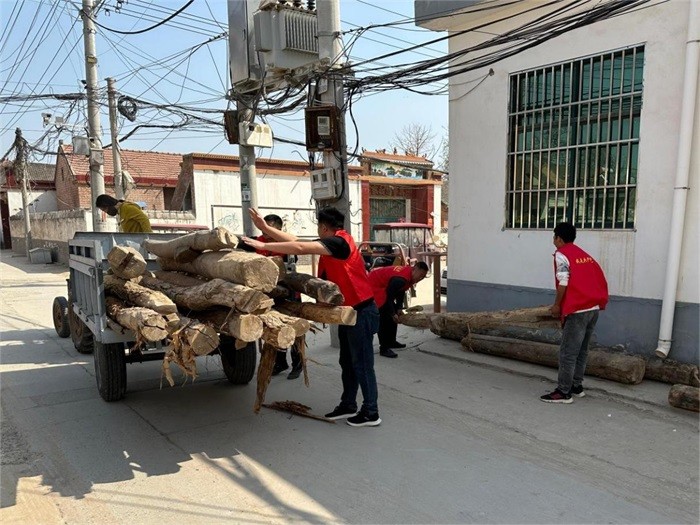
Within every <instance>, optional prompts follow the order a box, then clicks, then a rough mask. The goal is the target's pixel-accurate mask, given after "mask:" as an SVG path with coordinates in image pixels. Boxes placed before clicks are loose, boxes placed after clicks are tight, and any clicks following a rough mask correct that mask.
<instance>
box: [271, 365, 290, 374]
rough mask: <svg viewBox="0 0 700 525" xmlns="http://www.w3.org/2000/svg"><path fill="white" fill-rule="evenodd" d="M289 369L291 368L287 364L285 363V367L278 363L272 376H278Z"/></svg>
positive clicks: (273, 369)
mask: <svg viewBox="0 0 700 525" xmlns="http://www.w3.org/2000/svg"><path fill="white" fill-rule="evenodd" d="M287 368H289V365H288V364H287V363H285V364H283V365H280V364H277V363H276V364H275V366H274V367H273V368H272V375H273V376H276V375H278V374H279V373H280V372H284V371H285V370H287Z"/></svg>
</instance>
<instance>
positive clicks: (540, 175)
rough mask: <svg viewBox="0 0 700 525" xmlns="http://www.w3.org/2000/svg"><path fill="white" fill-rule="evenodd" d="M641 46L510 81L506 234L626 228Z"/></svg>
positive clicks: (631, 208) (630, 218) (632, 190)
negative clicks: (568, 226) (564, 225)
mask: <svg viewBox="0 0 700 525" xmlns="http://www.w3.org/2000/svg"><path fill="white" fill-rule="evenodd" d="M643 72H644V46H637V47H633V48H628V49H622V50H618V51H611V52H609V53H604V54H602V55H596V56H592V57H587V58H582V59H578V60H574V61H572V62H566V63H561V64H556V65H552V66H547V67H542V68H538V69H533V70H531V71H524V72H520V73H515V74H513V75H511V76H510V103H509V110H508V130H509V132H508V185H507V195H506V226H507V227H508V228H530V229H535V228H545V229H548V228H553V227H554V226H555V225H556V224H557V223H558V222H561V221H570V222H572V223H573V224H574V225H576V227H578V228H584V229H632V228H634V219H635V204H636V193H637V163H638V159H639V123H640V118H641V109H642V88H643Z"/></svg>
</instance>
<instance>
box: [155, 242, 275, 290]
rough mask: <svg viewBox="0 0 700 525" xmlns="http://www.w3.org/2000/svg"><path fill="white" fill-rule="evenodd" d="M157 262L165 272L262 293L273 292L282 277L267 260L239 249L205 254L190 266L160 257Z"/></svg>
mask: <svg viewBox="0 0 700 525" xmlns="http://www.w3.org/2000/svg"><path fill="white" fill-rule="evenodd" d="M158 263H159V264H160V266H161V268H162V269H163V270H174V271H179V272H187V273H192V274H198V275H202V276H204V277H208V278H209V279H215V278H219V279H224V280H226V281H231V282H234V283H238V284H243V285H245V286H248V287H250V288H253V289H255V290H260V291H263V292H268V291H270V290H272V289H273V288H274V287H275V286H276V285H277V278H278V276H279V269H278V268H277V265H276V264H275V263H274V262H273V261H271V260H269V259H268V258H267V257H263V256H262V255H258V254H256V253H250V252H244V251H239V250H235V251H230V252H206V253H203V254H201V255H200V256H198V257H197V258H196V259H194V260H193V261H192V262H189V263H179V262H176V261H174V260H172V259H164V258H161V257H159V258H158Z"/></svg>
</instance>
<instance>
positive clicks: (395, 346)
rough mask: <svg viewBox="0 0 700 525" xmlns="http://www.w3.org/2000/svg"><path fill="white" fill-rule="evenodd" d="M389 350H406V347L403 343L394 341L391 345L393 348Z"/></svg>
mask: <svg viewBox="0 0 700 525" xmlns="http://www.w3.org/2000/svg"><path fill="white" fill-rule="evenodd" d="M389 348H406V345H405V344H403V343H399V342H398V341H394V342H393V343H391V346H389Z"/></svg>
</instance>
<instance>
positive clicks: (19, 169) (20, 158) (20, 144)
mask: <svg viewBox="0 0 700 525" xmlns="http://www.w3.org/2000/svg"><path fill="white" fill-rule="evenodd" d="M15 148H16V149H17V156H16V157H15V165H14V171H15V178H16V177H18V176H19V177H21V178H22V215H23V216H24V244H25V253H26V255H27V259H29V250H31V249H32V227H31V223H30V220H29V194H28V193H29V188H28V187H27V144H26V141H25V140H24V138H23V137H22V130H21V129H19V128H17V129H16V130H15Z"/></svg>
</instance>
